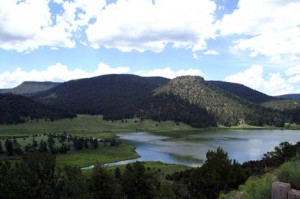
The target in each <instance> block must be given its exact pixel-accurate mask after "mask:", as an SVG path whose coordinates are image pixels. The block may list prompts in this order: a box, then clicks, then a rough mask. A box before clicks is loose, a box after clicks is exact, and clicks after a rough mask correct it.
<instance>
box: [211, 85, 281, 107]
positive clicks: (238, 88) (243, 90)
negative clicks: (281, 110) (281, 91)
mask: <svg viewBox="0 0 300 199" xmlns="http://www.w3.org/2000/svg"><path fill="white" fill-rule="evenodd" d="M208 83H209V84H211V85H213V86H215V87H218V88H220V89H222V90H224V91H226V92H228V93H231V94H233V95H236V96H238V97H240V98H242V99H245V100H248V101H249V102H253V103H257V104H260V103H263V102H267V101H270V100H274V99H276V98H275V97H272V96H269V95H266V94H264V93H261V92H259V91H256V90H254V89H251V88H249V87H247V86H244V85H242V84H237V83H231V82H223V81H208Z"/></svg>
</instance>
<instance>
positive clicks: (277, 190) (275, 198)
mask: <svg viewBox="0 0 300 199" xmlns="http://www.w3.org/2000/svg"><path fill="white" fill-rule="evenodd" d="M290 190H291V185H290V184H288V183H282V182H274V183H273V184H272V199H288V192H289V191H290Z"/></svg>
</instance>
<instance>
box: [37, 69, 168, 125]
mask: <svg viewBox="0 0 300 199" xmlns="http://www.w3.org/2000/svg"><path fill="white" fill-rule="evenodd" d="M168 82H169V79H166V78H162V77H139V76H135V75H103V76H99V77H94V78H87V79H79V80H72V81H69V82H66V83H63V84H61V85H59V86H57V87H55V88H53V89H51V90H48V91H46V92H43V93H40V94H38V95H36V96H35V97H34V99H36V100H39V101H41V102H43V103H46V104H50V105H54V106H56V107H63V108H66V109H69V110H71V111H74V112H76V113H83V114H103V115H104V118H105V119H123V118H132V117H134V115H135V113H136V111H137V107H138V104H141V103H144V102H145V101H147V99H148V98H149V97H150V96H151V95H152V94H151V93H152V91H153V89H155V88H158V87H159V86H161V85H163V84H166V83H168Z"/></svg>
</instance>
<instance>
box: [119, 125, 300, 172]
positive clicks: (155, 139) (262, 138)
mask: <svg viewBox="0 0 300 199" xmlns="http://www.w3.org/2000/svg"><path fill="white" fill-rule="evenodd" d="M118 136H119V137H120V138H121V139H122V140H124V141H125V142H126V143H128V144H131V145H134V146H135V147H136V152H137V153H138V154H139V155H140V156H141V158H138V159H136V160H138V161H161V162H164V163H169V164H182V165H187V166H199V165H201V163H202V162H203V161H205V158H206V157H205V156H206V152H207V151H208V150H216V149H217V148H218V147H222V148H223V149H224V150H225V151H227V152H228V155H229V158H231V159H236V160H237V161H238V162H240V163H243V162H245V161H248V160H258V159H261V158H262V156H263V154H264V153H266V152H268V151H271V150H273V149H274V147H275V146H277V145H278V144H279V143H281V142H283V141H288V142H291V143H296V142H297V141H300V131H290V130H231V131H228V130H226V131H207V132H200V133H198V134H195V133H193V134H184V136H185V138H186V139H185V140H178V141H176V140H172V139H170V138H171V137H168V136H159V135H154V134H151V133H148V132H138V133H122V134H119V135H118ZM136 160H135V161H136Z"/></svg>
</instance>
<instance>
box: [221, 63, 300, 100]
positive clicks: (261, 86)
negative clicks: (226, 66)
mask: <svg viewBox="0 0 300 199" xmlns="http://www.w3.org/2000/svg"><path fill="white" fill-rule="evenodd" d="M225 81H229V82H235V83H239V84H243V85H245V86H248V87H250V88H253V89H255V90H258V91H261V92H263V93H266V94H269V95H281V94H287V93H295V92H299V90H297V85H296V84H292V83H294V82H291V81H288V80H286V77H285V76H284V74H282V73H278V72H277V73H269V74H267V76H265V74H264V69H263V67H262V66H261V65H253V66H251V67H250V68H248V69H246V70H245V71H242V72H239V73H237V74H233V75H231V76H228V77H226V78H225Z"/></svg>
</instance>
